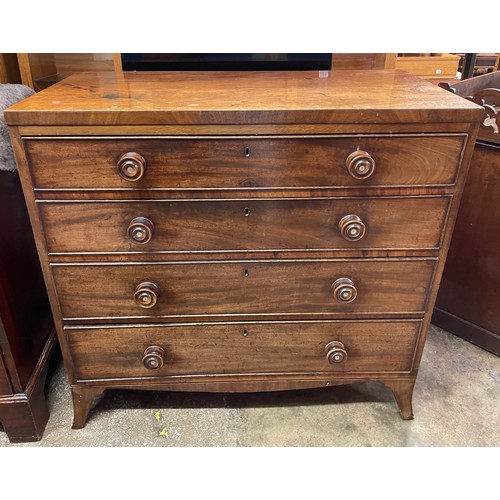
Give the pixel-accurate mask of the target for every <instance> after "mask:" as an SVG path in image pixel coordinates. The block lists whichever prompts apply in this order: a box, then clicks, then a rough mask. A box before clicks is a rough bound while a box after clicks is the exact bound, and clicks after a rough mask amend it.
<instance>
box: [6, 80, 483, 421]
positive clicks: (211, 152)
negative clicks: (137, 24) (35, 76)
mask: <svg viewBox="0 0 500 500" xmlns="http://www.w3.org/2000/svg"><path fill="white" fill-rule="evenodd" d="M481 115H482V109H481V108H480V107H479V106H477V105H475V104H472V103H470V102H468V101H466V100H464V99H460V98H458V97H456V96H453V95H452V94H450V93H449V92H446V91H444V90H442V89H440V88H438V87H437V86H434V85H432V84H430V83H428V82H424V81H422V80H420V79H418V78H417V77H414V76H412V75H409V74H406V73H403V72H399V71H387V72H386V71H365V72H364V71H357V72H345V73H344V72H334V73H328V72H319V73H318V72H294V73H292V72H290V73H286V72H276V73H273V72H269V73H256V72H249V73H224V72H219V73H211V72H200V73H194V72H193V73H189V74H184V73H168V72H167V73H154V74H153V73H141V72H137V73H126V74H124V75H122V76H120V77H117V76H116V75H113V74H105V73H100V74H82V75H73V76H72V77H70V78H68V79H67V80H64V81H62V82H60V83H59V84H56V85H54V86H52V87H50V88H49V89H47V90H45V91H42V92H40V93H39V94H37V95H36V96H33V97H32V98H30V99H28V100H27V101H25V102H23V103H21V104H18V105H15V106H13V107H12V108H10V109H9V110H8V111H7V112H6V117H7V120H8V123H9V124H10V126H11V134H12V137H13V139H14V146H15V152H16V156H17V161H18V165H19V171H20V174H21V178H22V182H23V189H24V193H25V196H26V198H27V200H28V206H29V210H30V216H31V220H32V223H33V226H34V228H35V233H36V235H37V243H38V250H39V253H40V258H41V260H42V263H43V270H44V274H45V279H46V282H47V285H48V290H49V294H50V297H51V301H52V305H53V309H54V311H57V314H56V325H57V328H58V335H59V339H60V341H61V346H62V351H63V355H64V360H65V366H66V369H67V371H68V378H69V382H70V385H71V390H72V395H73V402H74V410H75V419H74V424H73V425H74V427H75V428H80V427H83V426H84V425H85V422H86V419H87V415H88V412H89V409H90V408H91V405H92V401H93V400H94V398H95V396H96V395H98V394H100V393H102V392H103V391H104V390H106V389H113V388H129V389H143V390H144V389H149V390H179V391H230V392H248V391H272V390H284V389H298V388H309V387H328V386H332V385H339V384H348V383H352V382H355V381H361V380H379V381H382V382H384V383H385V384H386V385H387V386H388V387H390V388H391V389H392V391H393V393H394V396H395V398H396V401H397V403H398V405H399V407H400V412H401V416H402V417H403V418H404V419H411V418H413V409H412V401H411V399H412V391H413V386H414V383H415V380H416V377H417V373H418V368H419V363H420V359H421V355H422V350H423V347H424V343H425V340H426V335H427V330H428V326H429V323H430V318H431V313H432V306H433V305H434V300H435V296H436V293H437V286H438V283H439V280H440V278H441V272H442V268H443V265H444V262H445V258H446V252H447V249H448V244H449V239H450V236H451V231H450V230H451V226H452V224H453V222H454V219H455V216H456V212H457V209H458V206H459V202H460V196H461V193H462V186H463V183H464V180H465V174H466V172H467V168H468V165H469V160H470V154H471V152H472V148H473V145H474V140H475V135H476V132H477V128H478V122H479V119H480V117H481Z"/></svg>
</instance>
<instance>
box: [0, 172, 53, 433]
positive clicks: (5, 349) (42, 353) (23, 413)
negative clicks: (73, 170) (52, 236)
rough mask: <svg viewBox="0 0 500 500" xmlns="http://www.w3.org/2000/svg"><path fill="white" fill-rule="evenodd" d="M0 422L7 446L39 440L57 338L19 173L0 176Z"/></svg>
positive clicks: (43, 424) (45, 412) (47, 413)
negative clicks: (5, 435) (0, 237)
mask: <svg viewBox="0 0 500 500" xmlns="http://www.w3.org/2000/svg"><path fill="white" fill-rule="evenodd" d="M0 233H1V234H2V241H1V242H0V423H1V424H2V426H3V428H4V430H5V431H6V432H7V436H8V437H9V440H10V441H11V442H22V441H37V440H39V439H41V437H42V434H43V431H44V429H45V425H46V423H47V419H48V417H49V411H48V408H47V402H46V400H45V396H44V386H45V378H46V374H47V370H48V360H49V356H50V354H51V352H52V349H53V346H54V343H55V340H56V333H55V330H54V328H53V326H54V323H53V320H52V314H51V312H50V305H49V300H48V297H47V291H46V289H45V284H44V281H43V276H42V271H41V269H40V262H39V260H38V255H37V252H36V247H35V242H34V239H33V233H32V231H31V226H30V222H29V218H28V213H27V210H26V203H25V201H24V196H23V192H22V189H21V184H20V181H19V176H18V174H17V172H5V171H0Z"/></svg>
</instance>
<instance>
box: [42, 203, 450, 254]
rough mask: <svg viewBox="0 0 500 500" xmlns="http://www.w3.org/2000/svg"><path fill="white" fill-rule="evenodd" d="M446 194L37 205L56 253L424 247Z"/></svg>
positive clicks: (436, 227) (436, 236) (437, 229)
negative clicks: (325, 198) (436, 195)
mask: <svg viewBox="0 0 500 500" xmlns="http://www.w3.org/2000/svg"><path fill="white" fill-rule="evenodd" d="M449 199H450V198H449V197H441V198H439V197H422V198H352V199H337V200H332V199H327V200H259V201H250V200H247V201H209V202H205V201H176V202H167V201H162V202H123V203H104V202H92V203H41V204H40V213H41V216H42V220H43V221H44V226H45V234H46V238H47V244H48V249H49V251H50V252H54V253H64V252H72V253H78V252H169V251H170V252H174V251H181V252H182V251H196V252H202V251H224V250H226V251H235V250H236V251H237V250H280V249H284V250H293V249H307V250H314V249H326V250H335V249H347V250H348V249H359V248H366V249H415V248H426V249H428V248H438V247H439V245H440V240H441V230H442V227H443V223H444V220H445V216H446V213H447V209H448V204H449ZM353 215H355V216H356V217H357V218H353V217H349V216H353ZM358 238H359V239H358Z"/></svg>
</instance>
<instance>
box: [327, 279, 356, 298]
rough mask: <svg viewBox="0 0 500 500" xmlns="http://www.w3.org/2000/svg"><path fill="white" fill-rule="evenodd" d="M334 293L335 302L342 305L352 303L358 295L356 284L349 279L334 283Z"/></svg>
mask: <svg viewBox="0 0 500 500" xmlns="http://www.w3.org/2000/svg"><path fill="white" fill-rule="evenodd" d="M332 291H333V296H334V297H335V300H337V302H341V303H342V304H348V303H349V302H352V301H353V300H354V299H355V298H356V295H358V291H357V290H356V287H355V286H354V283H353V282H352V280H350V279H349V278H339V279H338V280H335V281H334V282H333V283H332Z"/></svg>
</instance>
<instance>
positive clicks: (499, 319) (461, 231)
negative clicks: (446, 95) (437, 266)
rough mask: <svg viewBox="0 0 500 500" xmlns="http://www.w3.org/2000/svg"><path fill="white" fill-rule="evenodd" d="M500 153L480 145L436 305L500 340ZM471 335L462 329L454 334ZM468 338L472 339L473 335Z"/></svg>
mask: <svg viewBox="0 0 500 500" xmlns="http://www.w3.org/2000/svg"><path fill="white" fill-rule="evenodd" d="M499 175H500V147H498V146H491V145H484V144H480V143H476V147H475V150H474V154H473V156H472V161H471V171H470V174H469V176H468V178H467V184H466V186H465V189H464V194H463V198H462V204H461V206H460V210H459V213H458V217H457V222H456V225H455V230H454V233H453V238H452V241H451V245H450V251H449V254H448V260H447V262H446V266H445V269H444V273H443V277H442V280H441V287H440V290H439V295H438V298H437V302H436V305H437V307H438V308H439V309H441V310H443V311H445V312H448V313H451V314H452V315H455V316H457V317H459V318H461V319H463V320H465V321H466V322H469V323H472V324H473V325H476V326H477V327H479V328H482V329H485V330H487V331H489V332H491V334H492V335H493V336H494V337H496V348H495V349H496V350H497V351H499V350H500V349H499V345H500V344H499V343H498V337H499V336H500V309H499V307H498V300H499V297H500V232H499V230H498V228H499V227H500V210H499V200H500V182H499ZM462 330H463V331H464V333H466V332H467V328H466V327H465V328H463V329H462V328H458V329H457V330H456V331H454V333H457V335H460V334H461V331H462ZM469 337H470V335H469Z"/></svg>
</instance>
